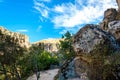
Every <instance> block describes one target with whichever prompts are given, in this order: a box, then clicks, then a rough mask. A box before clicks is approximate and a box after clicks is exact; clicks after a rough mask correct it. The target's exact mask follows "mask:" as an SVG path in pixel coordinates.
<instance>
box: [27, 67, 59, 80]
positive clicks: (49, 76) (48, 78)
mask: <svg viewBox="0 0 120 80" xmlns="http://www.w3.org/2000/svg"><path fill="white" fill-rule="evenodd" d="M58 70H59V69H52V70H46V71H42V72H41V73H40V80H54V79H53V78H54V76H55V75H56V74H57V73H58ZM27 80H37V79H36V75H35V74H34V75H33V76H30V77H29V78H28V79H27Z"/></svg>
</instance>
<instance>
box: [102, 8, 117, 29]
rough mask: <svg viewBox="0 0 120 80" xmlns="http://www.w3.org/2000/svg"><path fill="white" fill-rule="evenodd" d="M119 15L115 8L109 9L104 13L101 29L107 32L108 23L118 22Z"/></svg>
mask: <svg viewBox="0 0 120 80" xmlns="http://www.w3.org/2000/svg"><path fill="white" fill-rule="evenodd" d="M117 14H118V12H117V10H116V9H114V8H111V9H107V10H106V11H105V12H104V18H103V21H102V22H101V23H100V26H101V28H102V29H103V30H106V29H107V28H108V23H109V22H111V21H114V20H116V17H117Z"/></svg>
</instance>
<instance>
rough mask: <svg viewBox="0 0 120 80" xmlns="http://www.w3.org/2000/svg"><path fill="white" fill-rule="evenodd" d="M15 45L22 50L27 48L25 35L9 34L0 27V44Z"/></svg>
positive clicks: (27, 42)
mask: <svg viewBox="0 0 120 80" xmlns="http://www.w3.org/2000/svg"><path fill="white" fill-rule="evenodd" d="M7 42H8V43H15V44H17V45H19V46H21V47H23V48H28V47H29V38H28V36H26V35H23V34H20V33H15V32H11V31H9V30H7V29H5V28H3V27H0V43H7Z"/></svg>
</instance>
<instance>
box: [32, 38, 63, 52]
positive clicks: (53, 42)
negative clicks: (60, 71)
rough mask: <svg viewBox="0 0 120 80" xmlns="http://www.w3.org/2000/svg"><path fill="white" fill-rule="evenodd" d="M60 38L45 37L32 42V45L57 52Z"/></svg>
mask: <svg viewBox="0 0 120 80" xmlns="http://www.w3.org/2000/svg"><path fill="white" fill-rule="evenodd" d="M60 40H62V39H46V40H41V41H39V42H35V43H33V45H36V46H38V47H40V48H42V49H44V50H45V51H48V52H51V53H52V52H57V51H58V50H59V44H60Z"/></svg>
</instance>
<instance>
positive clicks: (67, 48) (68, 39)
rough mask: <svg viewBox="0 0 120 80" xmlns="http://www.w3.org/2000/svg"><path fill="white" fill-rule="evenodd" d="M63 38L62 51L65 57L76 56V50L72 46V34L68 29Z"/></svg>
mask: <svg viewBox="0 0 120 80" xmlns="http://www.w3.org/2000/svg"><path fill="white" fill-rule="evenodd" d="M62 38H63V40H61V41H60V53H61V54H62V55H63V59H69V58H71V57H74V56H75V52H74V49H73V46H72V34H71V33H70V32H69V31H67V32H66V33H65V34H64V35H63V36H62Z"/></svg>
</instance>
